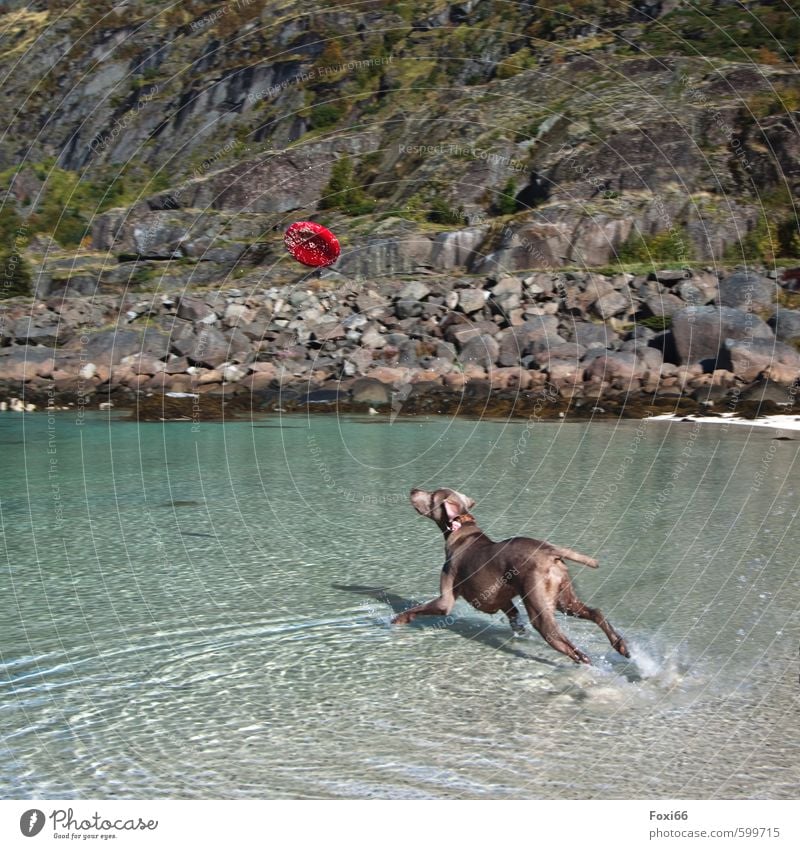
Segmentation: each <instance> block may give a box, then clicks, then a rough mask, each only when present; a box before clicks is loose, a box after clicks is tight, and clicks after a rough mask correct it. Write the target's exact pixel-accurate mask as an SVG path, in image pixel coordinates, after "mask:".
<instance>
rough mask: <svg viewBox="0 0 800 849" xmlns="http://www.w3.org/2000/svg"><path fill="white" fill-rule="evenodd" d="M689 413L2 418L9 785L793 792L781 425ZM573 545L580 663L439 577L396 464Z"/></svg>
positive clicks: (240, 793)
mask: <svg viewBox="0 0 800 849" xmlns="http://www.w3.org/2000/svg"><path fill="white" fill-rule="evenodd" d="M773 435H774V434H773V433H772V432H770V431H769V430H766V429H752V430H751V429H750V428H737V427H725V426H720V425H702V426H701V425H695V424H688V423H666V422H649V423H646V424H645V423H636V422H625V423H619V424H617V423H585V424H569V423H564V424H552V423H543V422H528V423H526V422H524V421H523V422H513V423H510V422H480V423H479V422H473V421H467V420H457V421H453V420H449V419H429V420H418V419H413V420H403V419H398V420H396V421H395V422H394V423H393V424H391V425H390V424H388V423H387V422H385V421H383V420H379V421H376V420H375V419H361V420H359V419H341V418H336V417H333V416H331V417H323V416H317V417H312V418H310V419H309V418H306V417H302V416H293V417H286V416H284V417H277V416H276V417H273V418H265V419H263V420H259V421H254V422H249V421H241V422H227V423H225V424H224V425H223V424H205V423H204V424H200V425H193V424H192V423H190V422H184V423H164V424H135V423H129V422H122V421H111V420H109V418H108V417H107V416H105V415H100V414H97V415H94V416H87V418H86V422H85V424H84V425H83V426H76V424H75V417H74V416H73V415H72V414H68V413H64V414H58V415H56V416H53V417H51V418H50V420H48V417H47V416H46V415H27V416H21V415H12V414H5V415H3V416H2V417H0V447H1V448H2V456H3V472H2V483H0V543H1V544H2V548H0V551H1V552H2V555H0V556H2V560H1V561H0V594H1V597H2V599H3V604H2V608H1V609H0V795H2V796H3V797H6V798H9V797H10V798H28V797H50V798H93V797H100V798H117V797H119V798H158V797H178V798H243V797H252V798H274V797H312V798H337V797H357V798H364V797H378V798H386V797H398V798H657V797H662V798H676V797H677V798H680V797H700V798H794V797H795V796H796V792H797V784H798V780H799V779H800V773H799V771H798V763H800V744H799V742H798V732H797V727H798V624H799V623H800V612H799V611H798V608H799V607H800V590H798V554H797V552H798V549H799V548H800V525H799V524H798V517H797V511H798V503H799V499H798V484H799V483H800V481H799V479H798V470H799V467H800V464H799V463H798V446H800V441H797V440H795V441H776V440H774V439H773V438H772V437H773ZM437 485H444V486H451V487H453V488H456V489H459V490H460V491H462V492H466V493H467V494H469V495H471V496H473V497H474V498H475V499H476V501H477V502H478V504H477V506H476V508H475V510H474V512H475V513H476V515H477V517H478V519H479V521H480V523H481V525H482V527H483V529H484V530H485V531H486V532H487V533H489V534H490V535H492V536H493V537H495V538H498V539H499V538H503V537H504V536H511V535H515V534H529V535H531V536H537V537H540V538H546V539H549V540H551V541H553V542H556V543H561V544H563V545H567V546H570V547H573V548H577V549H578V550H581V551H584V552H586V553H588V554H590V555H593V556H597V557H599V558H600V560H601V568H600V569H599V570H597V571H594V570H587V569H582V568H581V567H579V566H577V565H575V566H572V567H571V571H572V574H573V576H574V578H575V582H576V585H577V587H578V591H579V594H580V595H581V597H582V598H583V599H584V600H585V601H587V602H589V603H591V604H593V605H595V606H599V607H601V608H602V609H603V610H604V611H605V613H606V615H607V616H608V618H609V619H610V620H611V621H612V622H613V623H614V624H615V626H616V627H617V628H618V630H620V631H621V632H622V633H623V634H624V635H625V637H626V639H627V641H628V644H629V645H630V646H631V648H632V652H633V657H632V659H631V660H630V661H628V660H625V659H624V658H622V657H620V656H619V655H616V654H615V653H614V652H613V651H612V650H611V649H610V646H609V645H608V643H607V641H606V639H605V637H604V636H603V634H602V632H601V631H600V630H599V629H598V628H596V626H594V625H592V624H591V623H587V622H580V621H573V620H566V619H563V621H562V627H563V628H564V630H565V631H566V632H567V633H568V634H569V636H570V638H571V639H572V641H573V642H575V643H576V644H577V645H579V646H580V647H581V648H582V649H584V650H585V651H586V652H587V653H588V654H589V655H590V656H591V657H592V658H593V660H594V664H595V665H594V666H592V667H590V668H589V667H577V666H575V665H574V664H572V663H571V661H569V660H568V659H566V658H565V657H563V656H562V655H559V654H557V653H556V652H554V651H553V650H551V649H550V648H549V647H548V646H547V645H546V644H545V643H544V642H543V641H542V640H541V639H540V638H539V637H538V635H533V636H529V637H527V638H525V639H518V638H514V637H512V635H511V631H510V629H509V628H508V625H507V623H506V621H505V619H504V617H503V616H502V615H501V614H498V615H497V616H493V617H490V616H486V615H484V614H479V613H476V612H474V611H472V610H471V609H470V608H469V607H468V606H467V605H465V604H463V602H460V603H459V605H458V606H457V607H456V611H455V614H456V615H455V621H453V622H452V624H446V623H445V622H444V621H443V620H441V619H437V618H429V619H427V620H426V619H420V620H417V621H416V622H415V623H413V624H412V625H410V626H407V627H405V628H396V627H395V628H392V627H390V626H389V624H388V623H389V618H390V617H391V615H392V612H393V610H399V609H402V608H403V607H405V606H408V605H409V604H411V603H412V602H414V601H420V600H426V599H428V598H431V597H433V596H434V595H435V594H436V590H437V587H438V572H439V569H440V567H441V562H442V541H441V537H440V535H439V534H438V531H437V530H436V528H435V526H434V525H433V524H432V523H431V522H429V521H426V520H425V519H423V518H421V517H419V516H418V515H417V514H416V513H415V512H414V511H413V509H412V508H411V506H410V504H409V503H408V500H407V493H408V490H409V489H410V488H411V487H412V486H420V487H427V488H431V487H435V486H437Z"/></svg>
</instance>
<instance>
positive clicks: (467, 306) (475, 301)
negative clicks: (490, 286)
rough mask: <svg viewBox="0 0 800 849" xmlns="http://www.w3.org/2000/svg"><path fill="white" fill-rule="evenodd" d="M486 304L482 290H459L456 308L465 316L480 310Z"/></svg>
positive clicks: (484, 293)
mask: <svg viewBox="0 0 800 849" xmlns="http://www.w3.org/2000/svg"><path fill="white" fill-rule="evenodd" d="M485 304H486V292H484V291H483V289H459V290H458V306H459V308H460V309H461V310H462V312H465V313H466V314H467V315H472V313H476V312H478V311H479V310H482V309H483V307H484V306H485Z"/></svg>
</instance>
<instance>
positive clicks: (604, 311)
mask: <svg viewBox="0 0 800 849" xmlns="http://www.w3.org/2000/svg"><path fill="white" fill-rule="evenodd" d="M592 306H593V308H594V311H595V312H596V313H597V314H598V315H599V316H600V318H602V319H606V318H611V317H612V316H615V315H619V314H620V313H628V312H630V311H631V310H632V309H633V303H632V301H631V299H630V297H629V296H628V297H626V296H625V295H623V294H622V293H621V292H614V291H612V292H609V293H608V294H607V295H601V296H600V297H599V298H598V299H597V300H596V301H595V302H594V304H593V305H592Z"/></svg>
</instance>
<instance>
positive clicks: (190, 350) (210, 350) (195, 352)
mask: <svg viewBox="0 0 800 849" xmlns="http://www.w3.org/2000/svg"><path fill="white" fill-rule="evenodd" d="M172 351H173V352H174V353H176V354H177V355H178V356H180V357H186V358H187V359H188V360H189V361H190V362H192V363H194V364H195V365H200V366H206V367H207V368H212V369H213V368H217V366H221V365H222V364H223V363H224V362H226V361H227V360H228V359H229V357H230V344H229V342H228V340H227V339H226V338H225V336H224V335H223V334H222V332H221V331H219V330H217V329H216V328H215V327H209V326H206V325H200V326H199V327H198V328H197V329H196V330H195V328H194V327H192V326H191V325H185V326H183V327H181V328H180V329H178V330H177V331H176V332H175V333H173V335H172Z"/></svg>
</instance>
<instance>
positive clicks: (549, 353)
mask: <svg viewBox="0 0 800 849" xmlns="http://www.w3.org/2000/svg"><path fill="white" fill-rule="evenodd" d="M585 354H586V348H584V347H583V346H581V345H578V344H577V343H575V342H560V343H558V344H557V345H551V346H549V347H547V348H543V349H542V350H541V351H537V352H535V353H534V354H533V355H532V361H533V362H534V363H536V364H537V365H538V366H541V367H543V368H547V366H548V363H550V362H552V361H553V360H559V361H564V362H571V363H572V364H573V365H576V364H577V363H578V362H579V361H580V360H581V359H582V358H583V356H584V355H585Z"/></svg>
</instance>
